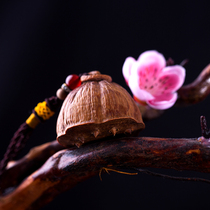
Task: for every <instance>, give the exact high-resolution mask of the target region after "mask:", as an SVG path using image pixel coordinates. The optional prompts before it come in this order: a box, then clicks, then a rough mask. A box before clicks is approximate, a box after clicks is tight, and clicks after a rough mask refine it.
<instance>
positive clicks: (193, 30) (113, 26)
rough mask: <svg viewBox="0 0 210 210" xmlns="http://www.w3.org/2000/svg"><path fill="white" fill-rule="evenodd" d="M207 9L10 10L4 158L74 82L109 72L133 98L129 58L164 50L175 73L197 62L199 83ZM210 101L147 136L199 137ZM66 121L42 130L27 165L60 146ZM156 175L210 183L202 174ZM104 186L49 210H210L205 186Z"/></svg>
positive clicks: (5, 5)
mask: <svg viewBox="0 0 210 210" xmlns="http://www.w3.org/2000/svg"><path fill="white" fill-rule="evenodd" d="M161 2H162V1H161ZM194 2H195V1H194ZM197 2H199V3H193V1H185V0H184V1H180V2H178V1H166V2H162V3H160V1H154V0H150V1H148V0H141V1H140V0H139V1H134V0H129V1H128V0H127V1H126V0H122V1H108V0H106V1H59V0H57V1H51V0H36V1H30V0H28V1H1V2H0V93H1V103H0V109H1V111H0V119H1V132H0V133H1V147H0V154H1V158H2V157H3V153H4V152H5V150H6V147H7V145H8V143H9V140H10V138H11V137H12V135H13V133H14V132H15V131H16V129H17V128H18V126H19V125H20V124H21V123H22V122H24V121H25V120H26V119H27V117H28V116H29V114H30V112H31V110H32V109H33V107H34V106H35V105H36V104H37V103H38V102H39V101H43V100H44V99H45V98H46V97H50V96H52V95H54V94H55V92H56V90H57V89H58V88H59V87H60V85H61V84H62V83H63V82H64V80H65V78H66V76H67V75H69V74H72V73H82V72H88V71H91V70H100V71H101V72H102V73H105V74H110V75H111V76H112V78H113V81H115V82H117V83H119V84H121V85H122V86H123V87H125V88H127V87H126V84H125V82H124V79H123V76H122V73H121V69H122V65H123V62H124V60H125V58H126V57H128V56H133V57H135V58H137V57H138V56H139V54H140V53H142V52H143V51H145V50H151V49H156V50H158V51H159V52H161V53H163V54H164V56H165V57H166V59H167V58H169V57H172V58H173V59H174V60H175V63H180V62H181V61H182V60H183V59H185V58H188V59H189V60H190V62H189V64H187V66H186V72H187V76H186V81H185V84H187V83H190V82H192V81H193V80H194V79H195V78H196V77H197V75H198V74H199V73H200V71H201V70H202V69H203V68H204V67H205V66H206V65H207V64H208V63H209V47H210V38H209V37H210V24H209V20H210V14H209V7H208V5H207V3H206V4H205V3H202V2H201V1H197ZM205 2H208V1H205ZM127 90H129V89H128V88H127ZM209 98H210V97H209ZM209 98H207V99H206V100H205V101H204V102H202V103H200V104H198V105H194V106H190V107H187V108H176V107H174V108H171V109H169V110H167V111H166V112H165V114H164V115H163V116H162V117H161V118H159V119H156V120H153V121H151V122H148V123H146V129H145V130H144V131H143V132H142V133H141V135H142V136H155V137H188V138H190V137H199V136H200V135H201V132H200V125H199V117H200V115H206V117H207V121H208V119H209V123H210V113H209V103H210V99H209ZM56 117H57V116H55V117H53V118H52V119H51V120H50V121H48V122H46V123H45V124H43V125H39V126H38V128H37V129H36V130H35V132H34V134H33V136H32V137H31V139H30V140H29V142H28V144H27V147H26V148H25V149H24V151H23V152H22V154H21V155H24V154H26V153H27V152H28V150H29V149H30V148H31V147H33V146H35V145H39V144H42V143H44V142H47V141H51V140H54V139H55V138H56V132H55V125H56ZM153 171H154V170H153ZM155 171H158V172H162V173H167V174H171V175H177V176H190V177H191V176H199V177H204V178H210V177H209V175H208V174H202V173H196V172H176V171H173V170H155ZM102 178H103V181H102V182H101V181H100V180H99V177H97V176H96V177H94V178H92V179H90V180H88V181H86V182H84V183H81V184H79V185H78V186H77V187H75V188H74V189H72V190H70V191H68V192H66V193H63V194H61V195H60V196H58V197H57V198H56V199H55V200H54V201H53V202H52V203H50V204H48V205H47V206H46V207H44V208H43V209H45V210H47V209H70V208H72V209H93V210H94V209H95V210H96V209H97V210H98V209H121V210H124V209H153V208H155V209H161V210H165V209H172V210H173V209H185V210H187V209H191V210H194V209H209V193H210V188H209V185H207V184H204V183H194V182H178V181H171V180H167V179H163V178H157V177H153V176H148V175H143V174H139V175H138V176H127V175H122V174H116V173H111V175H103V177H102Z"/></svg>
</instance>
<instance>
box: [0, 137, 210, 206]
mask: <svg viewBox="0 0 210 210" xmlns="http://www.w3.org/2000/svg"><path fill="white" fill-rule="evenodd" d="M103 167H109V168H115V169H116V168H118V169H122V168H124V169H133V168H139V167H154V168H169V169H176V170H194V171H200V172H207V173H209V172H210V140H209V139H205V138H204V137H201V138H199V139H166V138H152V137H136V138H135V137H133V138H131V137H130V138H129V137H127V138H121V139H113V140H107V141H98V142H95V143H92V144H88V145H84V146H83V147H81V148H78V149H72V150H69V149H65V150H61V151H59V152H57V153H56V154H54V155H53V156H52V157H50V158H49V159H48V160H47V162H46V163H45V164H44V165H43V166H42V167H41V168H40V169H39V170H37V171H36V172H34V173H33V174H31V175H30V176H29V177H27V179H26V180H24V181H23V182H22V183H21V184H20V185H19V186H18V187H17V188H16V189H15V190H14V191H13V192H11V193H10V194H8V195H5V196H2V197H1V198H0V209H5V210H7V209H14V208H15V209H17V210H18V209H21V210H24V209H38V208H40V207H41V206H43V205H45V204H46V203H48V202H50V201H51V200H53V198H54V197H55V196H56V195H58V194H60V193H61V192H63V191H66V190H69V189H70V188H72V187H74V186H75V185H76V184H78V183H79V182H82V181H84V180H86V179H88V178H90V177H92V176H95V175H97V174H99V172H100V170H101V169H102V168H103ZM26 198H27V199H26ZM23 200H24V202H23Z"/></svg>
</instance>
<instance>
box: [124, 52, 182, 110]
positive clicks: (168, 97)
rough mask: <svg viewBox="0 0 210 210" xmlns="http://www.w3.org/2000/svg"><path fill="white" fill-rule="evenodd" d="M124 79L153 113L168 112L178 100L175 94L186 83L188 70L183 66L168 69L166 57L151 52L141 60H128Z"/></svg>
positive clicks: (138, 98)
mask: <svg viewBox="0 0 210 210" xmlns="http://www.w3.org/2000/svg"><path fill="white" fill-rule="evenodd" d="M123 76H124V78H125V81H126V83H127V84H128V86H129V87H130V89H131V91H132V93H133V95H134V99H136V101H137V102H139V103H141V104H142V103H146V104H148V105H149V106H151V107H152V108H154V109H168V108H170V107H172V106H173V105H174V103H175V102H176V100H177V93H176V91H177V90H178V89H179V88H180V87H181V86H182V85H183V83H184V79H185V69H184V68H183V67H182V66H180V65H174V66H166V60H165V58H164V56H163V55H162V54H161V53H159V52H157V51H155V50H150V51H146V52H144V53H142V54H141V55H140V56H139V58H138V60H135V59H134V58H132V57H128V58H126V60H125V62H124V65H123Z"/></svg>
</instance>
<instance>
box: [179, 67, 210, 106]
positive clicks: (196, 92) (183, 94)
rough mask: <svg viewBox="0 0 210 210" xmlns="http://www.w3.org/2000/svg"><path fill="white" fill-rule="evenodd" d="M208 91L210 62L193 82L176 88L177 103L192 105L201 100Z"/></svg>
mask: <svg viewBox="0 0 210 210" xmlns="http://www.w3.org/2000/svg"><path fill="white" fill-rule="evenodd" d="M209 93H210V64H209V65H208V66H206V68H204V70H203V71H202V72H201V73H200V74H199V76H198V77H197V78H196V79H195V81H194V82H192V83H190V84H189V85H185V86H183V87H181V88H180V89H179V90H178V95H179V98H178V100H177V101H176V104H177V105H184V106H186V105H192V104H196V103H199V102H201V101H203V100H204V99H205V98H206V97H207V96H208V95H209Z"/></svg>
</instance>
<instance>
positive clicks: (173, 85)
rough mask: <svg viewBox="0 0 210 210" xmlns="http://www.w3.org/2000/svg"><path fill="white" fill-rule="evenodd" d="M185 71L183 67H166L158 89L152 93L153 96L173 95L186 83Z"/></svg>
mask: <svg viewBox="0 0 210 210" xmlns="http://www.w3.org/2000/svg"><path fill="white" fill-rule="evenodd" d="M184 78H185V69H184V68H183V67H182V66H178V65H176V66H168V67H165V68H164V69H163V70H162V72H161V73H160V75H159V79H158V83H157V86H156V88H155V89H154V90H153V92H151V93H152V94H153V95H161V94H166V93H173V92H175V91H177V90H178V89H179V88H180V87H181V86H182V85H183V83H184Z"/></svg>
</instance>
